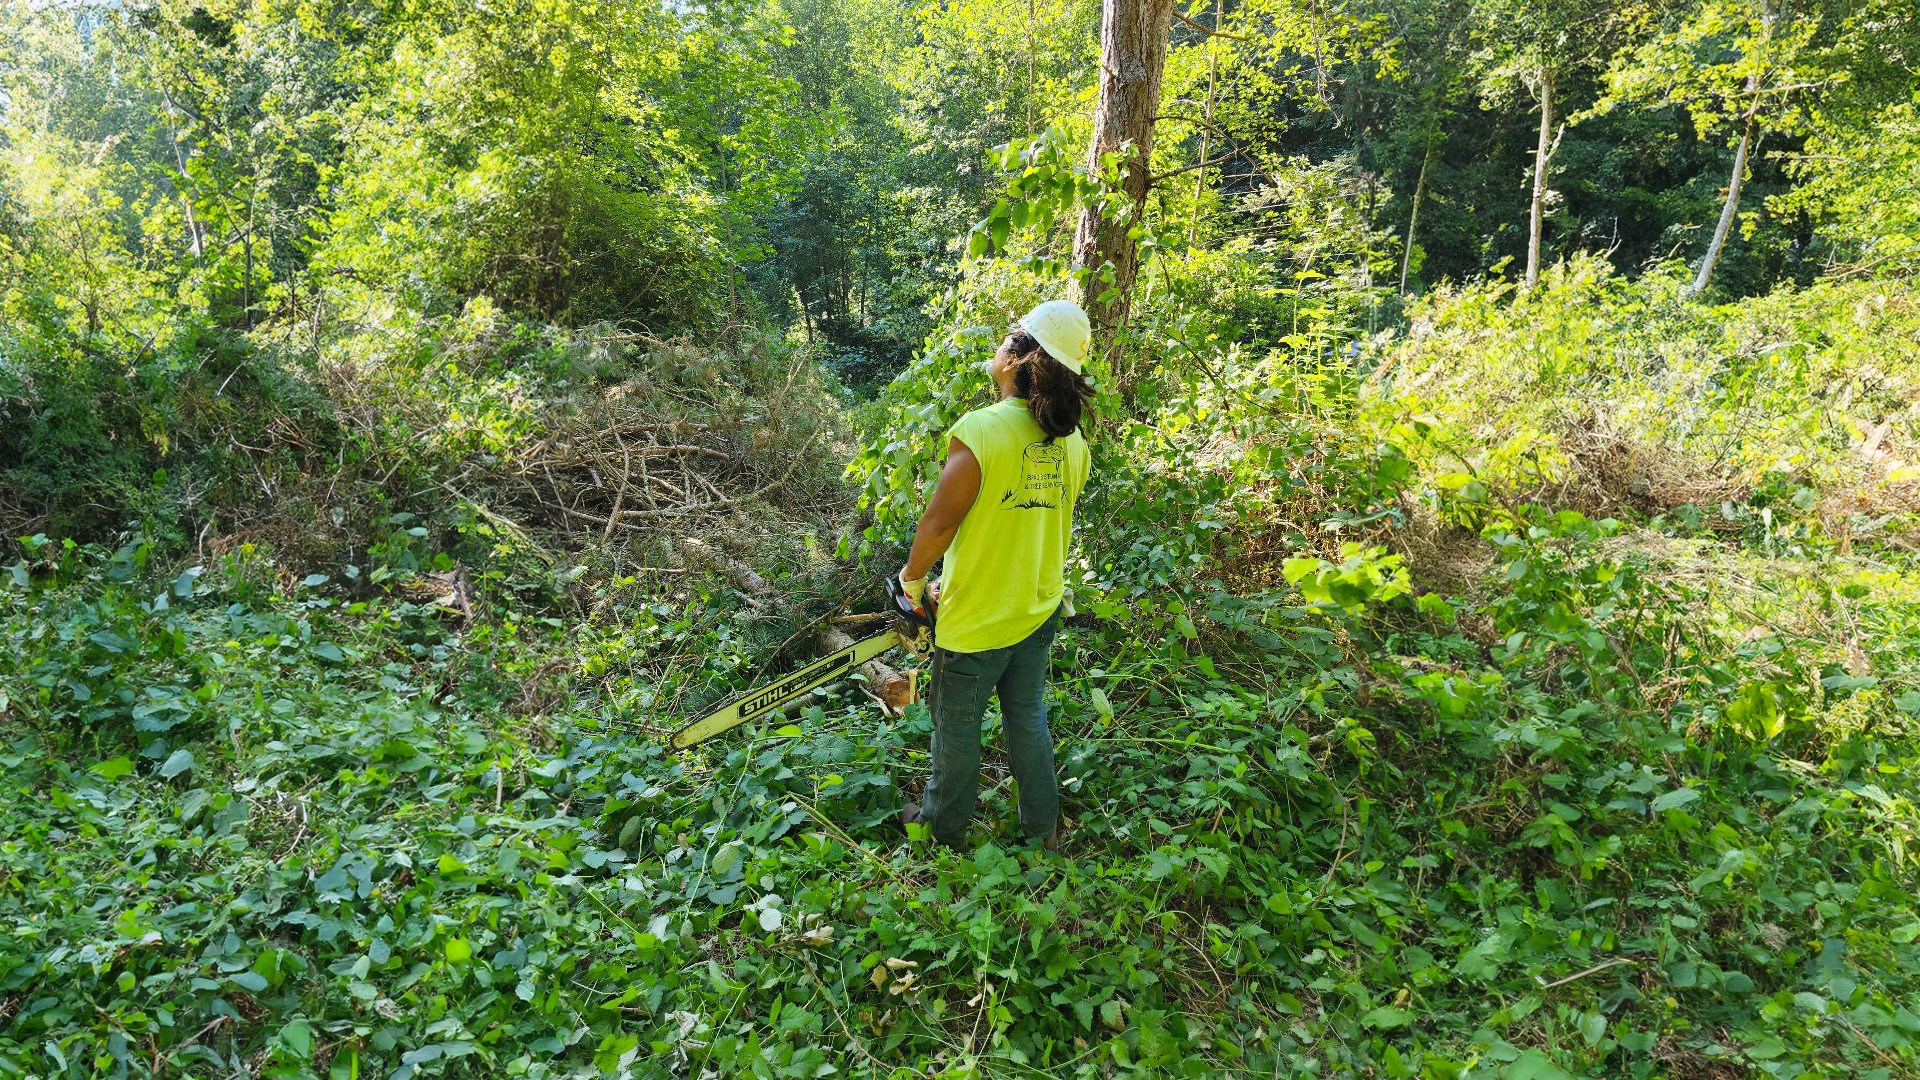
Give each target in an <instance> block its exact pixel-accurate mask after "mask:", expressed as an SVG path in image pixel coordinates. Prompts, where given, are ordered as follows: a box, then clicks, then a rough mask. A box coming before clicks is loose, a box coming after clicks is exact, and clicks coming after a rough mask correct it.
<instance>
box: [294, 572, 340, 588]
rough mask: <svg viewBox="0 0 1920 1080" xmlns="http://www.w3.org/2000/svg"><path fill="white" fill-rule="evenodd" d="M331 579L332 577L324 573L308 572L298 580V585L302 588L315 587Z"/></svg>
mask: <svg viewBox="0 0 1920 1080" xmlns="http://www.w3.org/2000/svg"><path fill="white" fill-rule="evenodd" d="M332 580H333V579H332V578H330V577H328V576H327V575H325V574H308V575H307V576H306V577H304V578H302V579H301V580H300V587H301V588H304V589H315V588H319V587H320V586H322V585H325V584H326V583H327V582H329V581H332Z"/></svg>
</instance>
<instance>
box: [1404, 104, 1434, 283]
mask: <svg viewBox="0 0 1920 1080" xmlns="http://www.w3.org/2000/svg"><path fill="white" fill-rule="evenodd" d="M1436 145H1438V144H1437V143H1436V142H1435V141H1434V133H1433V132H1428V133H1427V153H1426V156H1425V157H1422V158H1421V159H1420V179H1419V180H1417V181H1415V182H1414V185H1413V210H1412V212H1411V213H1409V214H1408V215H1407V242H1406V245H1405V250H1404V251H1402V252H1401V253H1400V295H1401V296H1405V295H1407V269H1408V268H1409V267H1411V266H1412V265H1413V230H1414V227H1415V226H1417V225H1419V224H1420V199H1421V197H1422V196H1424V195H1426V193H1427V166H1429V165H1432V164H1433V149H1434V147H1435V146H1436Z"/></svg>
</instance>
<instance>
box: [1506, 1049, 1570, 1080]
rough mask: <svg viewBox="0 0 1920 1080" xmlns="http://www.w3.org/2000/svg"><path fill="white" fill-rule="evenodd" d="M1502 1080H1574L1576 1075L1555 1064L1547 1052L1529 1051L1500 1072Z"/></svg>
mask: <svg viewBox="0 0 1920 1080" xmlns="http://www.w3.org/2000/svg"><path fill="white" fill-rule="evenodd" d="M1500 1077H1501V1080H1574V1075H1573V1074H1572V1073H1570V1072H1568V1071H1567V1070H1565V1069H1563V1068H1561V1067H1560V1066H1558V1065H1555V1064H1554V1063H1553V1059H1552V1058H1551V1057H1548V1056H1547V1052H1546V1051H1545V1050H1528V1051H1527V1052H1525V1053H1523V1054H1521V1055H1520V1056H1519V1057H1517V1058H1514V1059H1513V1062H1512V1064H1509V1065H1508V1066H1507V1067H1506V1068H1504V1069H1502V1070H1500Z"/></svg>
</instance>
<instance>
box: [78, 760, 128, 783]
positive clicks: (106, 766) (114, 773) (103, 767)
mask: <svg viewBox="0 0 1920 1080" xmlns="http://www.w3.org/2000/svg"><path fill="white" fill-rule="evenodd" d="M87 771H88V772H90V773H93V774H94V775H95V776H98V777H100V778H101V779H103V780H118V779H120V778H121V777H123V776H126V775H128V774H129V773H131V772H133V760H132V759H131V758H127V757H117V758H109V759H108V760H106V761H102V762H98V763H96V764H95V765H94V766H93V767H92V768H90V769H88V770H87Z"/></svg>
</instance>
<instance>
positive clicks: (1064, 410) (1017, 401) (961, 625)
mask: <svg viewBox="0 0 1920 1080" xmlns="http://www.w3.org/2000/svg"><path fill="white" fill-rule="evenodd" d="M1091 341H1092V334H1091V330H1090V327H1089V326H1088V323H1087V314H1086V312H1084V311H1082V310H1081V309H1080V307H1079V305H1077V304H1074V303H1072V302H1071V301H1068V300H1049V301H1047V302H1046V303H1044V304H1041V305H1040V306H1038V307H1036V308H1034V309H1033V310H1032V311H1030V312H1028V313H1027V315H1026V317H1025V318H1023V319H1021V320H1020V322H1019V324H1018V325H1017V326H1016V327H1015V328H1014V329H1013V330H1011V331H1010V332H1009V333H1008V334H1007V336H1006V338H1005V339H1004V340H1002V341H1001V343H1000V347H999V348H998V349H997V350H996V351H995V352H994V354H993V358H992V359H991V360H988V361H986V362H985V364H984V365H983V366H984V367H985V368H986V371H987V374H988V375H990V376H991V377H992V378H993V381H994V384H995V386H996V387H997V388H998V389H999V394H1000V399H999V401H997V402H995V403H994V404H992V405H989V406H987V407H985V408H982V409H975V410H973V411H972V412H969V413H967V414H966V415H965V416H963V417H961V418H960V420H959V422H958V423H956V424H954V425H953V428H952V429H951V430H950V431H949V432H948V439H947V462H946V467H945V468H944V469H943V470H942V471H941V473H940V481H939V483H938V484H937V485H936V486H935V488H934V492H933V499H932V501H931V502H930V503H929V504H928V506H927V510H926V513H925V514H924V515H923V516H922V517H921V519H920V526H919V528H918V530H917V531H916V532H915V533H914V537H913V548H912V550H911V551H910V552H909V553H908V555H907V563H906V565H905V566H903V567H901V569H900V574H899V581H898V583H897V586H896V587H895V588H892V589H889V592H892V593H894V594H895V595H896V596H897V597H898V598H899V599H898V601H897V602H898V603H900V604H901V605H902V606H903V607H904V608H906V609H907V613H908V614H909V617H911V618H914V620H915V621H926V620H932V621H933V624H934V625H933V634H934V651H933V675H932V685H931V690H930V692H929V694H928V702H927V704H928V706H929V708H930V709H931V711H932V713H933V747H932V758H933V774H932V776H931V777H929V778H928V780H927V786H926V790H925V792H924V793H923V794H922V796H921V799H920V801H919V802H918V803H917V804H911V805H909V806H907V808H906V809H905V810H903V811H901V813H900V820H901V822H902V823H903V824H908V825H912V824H923V825H925V826H927V828H928V830H929V831H930V832H931V833H932V835H933V838H934V839H935V840H938V841H940V842H942V843H944V844H947V845H949V846H955V847H958V846H961V845H962V844H963V843H964V841H965V840H966V835H967V824H968V821H969V819H970V818H971V817H972V816H973V808H974V802H975V800H976V798H977V797H978V788H979V782H980V718H981V715H982V714H983V713H984V712H985V711H986V707H987V697H988V695H989V694H993V693H995V692H997V693H998V694H999V697H1000V715H1001V729H1002V730H1003V731H1005V732H1006V738H1007V756H1008V758H1009V759H1010V760H1011V762H1012V765H1013V777H1014V780H1015V781H1016V782H1017V783H1018V784H1019V788H1020V829H1021V831H1022V832H1023V833H1025V834H1026V835H1027V837H1029V838H1030V839H1034V840H1044V841H1045V842H1046V844H1047V846H1048V847H1053V846H1055V844H1056V843H1057V839H1058V836H1057V833H1058V825H1059V817H1060V789H1059V784H1058V781H1057V779H1056V777H1055V775H1054V761H1053V736H1052V734H1051V733H1050V732H1049V731H1048V729H1047V703H1046V688H1047V664H1048V654H1049V652H1050V651H1051V648H1052V645H1053V637H1054V634H1055V633H1056V632H1057V631H1058V630H1059V628H1060V620H1061V617H1062V616H1061V609H1062V607H1063V604H1062V600H1063V598H1064V595H1065V584H1064V582H1063V580H1062V573H1061V572H1062V568H1063V566H1064V564H1065V562H1066V557H1067V542H1068V538H1069V536H1070V535H1071V533H1072V531H1073V508H1074V503H1075V501H1076V500H1078V499H1079V497H1080V490H1081V488H1082V487H1084V486H1085V484H1086V481H1087V472H1088V469H1089V467H1090V462H1089V456H1088V453H1087V440H1086V438H1085V436H1084V435H1083V434H1082V433H1081V430H1080V429H1081V427H1082V425H1083V424H1090V423H1091V421H1092V419H1093V415H1092V411H1091V409H1090V408H1089V402H1090V401H1091V399H1092V397H1093V387H1092V386H1091V384H1089V383H1088V382H1087V380H1086V378H1085V376H1084V375H1083V374H1082V368H1083V365H1084V364H1085V362H1086V357H1087V351H1088V347H1089V345H1090V344H1091ZM942 556H944V557H945V560H946V561H945V564H944V572H943V574H942V578H941V583H940V585H939V587H938V589H937V591H930V590H929V589H928V586H927V575H928V574H929V573H930V572H931V571H932V569H933V565H934V563H935V562H938V561H940V559H941V558H942Z"/></svg>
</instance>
